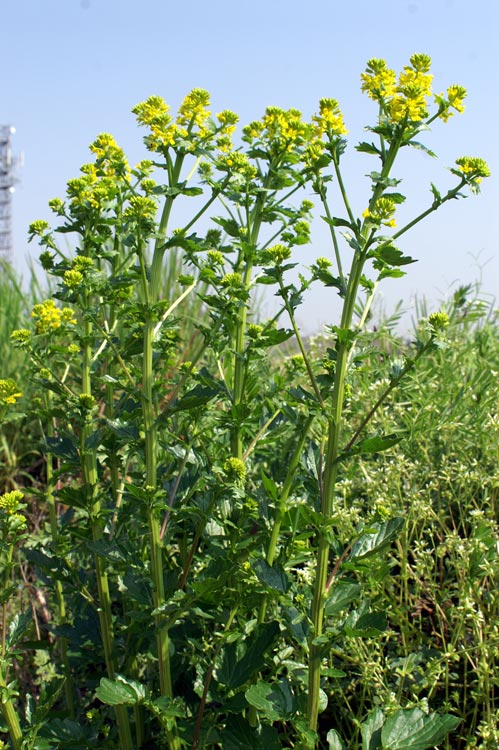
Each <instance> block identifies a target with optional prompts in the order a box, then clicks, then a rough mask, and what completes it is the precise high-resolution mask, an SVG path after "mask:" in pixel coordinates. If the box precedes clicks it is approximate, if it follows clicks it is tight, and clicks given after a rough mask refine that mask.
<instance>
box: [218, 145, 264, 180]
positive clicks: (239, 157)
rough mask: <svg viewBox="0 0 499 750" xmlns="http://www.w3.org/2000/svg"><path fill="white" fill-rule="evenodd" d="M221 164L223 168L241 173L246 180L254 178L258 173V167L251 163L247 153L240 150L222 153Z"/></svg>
mask: <svg viewBox="0 0 499 750" xmlns="http://www.w3.org/2000/svg"><path fill="white" fill-rule="evenodd" d="M219 166H220V168H221V169H222V170H224V169H225V170H227V171H231V172H232V173H233V174H234V173H235V174H238V175H241V177H243V178H244V179H245V180H252V179H253V178H254V177H256V174H257V170H256V167H254V166H253V165H252V164H250V162H249V159H248V157H247V156H246V154H243V153H241V152H240V151H231V152H230V153H228V154H222V155H221V157H220V159H219Z"/></svg>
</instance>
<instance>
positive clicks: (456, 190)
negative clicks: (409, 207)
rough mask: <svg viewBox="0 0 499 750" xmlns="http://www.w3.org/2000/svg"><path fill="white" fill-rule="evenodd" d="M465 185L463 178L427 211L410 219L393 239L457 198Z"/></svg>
mask: <svg viewBox="0 0 499 750" xmlns="http://www.w3.org/2000/svg"><path fill="white" fill-rule="evenodd" d="M465 185H466V180H461V182H460V183H459V185H457V187H455V188H453V189H452V190H449V191H448V193H447V194H446V195H444V197H443V198H442V199H441V200H439V201H435V203H433V204H432V205H431V206H430V208H427V209H426V211H423V212H422V213H420V214H419V215H418V216H416V218H415V219H412V221H410V222H409V223H408V224H406V225H405V226H404V227H402V229H399V231H398V232H395V234H394V235H393V239H394V240H396V239H398V238H399V237H401V236H402V235H403V234H405V233H406V232H408V231H409V229H412V227H414V226H416V224H419V222H420V221H423V219H426V217H427V216H429V215H430V214H432V213H433V212H434V211H438V209H439V208H440V206H442V205H443V204H444V203H447V201H450V200H453V199H454V198H457V195H458V193H459V191H460V190H461V188H463V187H464V186H465Z"/></svg>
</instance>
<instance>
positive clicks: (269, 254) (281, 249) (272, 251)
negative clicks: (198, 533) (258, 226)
mask: <svg viewBox="0 0 499 750" xmlns="http://www.w3.org/2000/svg"><path fill="white" fill-rule="evenodd" d="M262 255H263V257H262V262H263V263H264V264H272V265H277V266H278V265H280V264H281V263H283V262H284V261H285V260H289V258H291V248H290V247H288V246H287V245H283V244H282V243H280V242H279V243H277V245H272V247H268V248H267V249H266V250H265V251H264V252H263V253H262Z"/></svg>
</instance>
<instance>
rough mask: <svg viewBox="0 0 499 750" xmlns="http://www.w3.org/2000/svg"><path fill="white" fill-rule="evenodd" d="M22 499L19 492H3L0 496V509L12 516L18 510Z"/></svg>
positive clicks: (21, 494)
mask: <svg viewBox="0 0 499 750" xmlns="http://www.w3.org/2000/svg"><path fill="white" fill-rule="evenodd" d="M23 499H24V495H23V493H22V492H21V491H20V490H11V492H4V493H3V495H0V509H1V510H4V511H5V512H6V513H8V514H9V515H12V514H13V513H15V512H16V511H17V510H19V505H20V503H21V500H23Z"/></svg>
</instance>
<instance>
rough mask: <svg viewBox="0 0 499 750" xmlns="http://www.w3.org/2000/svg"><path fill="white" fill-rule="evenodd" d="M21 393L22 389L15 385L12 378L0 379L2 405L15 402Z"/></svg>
mask: <svg viewBox="0 0 499 750" xmlns="http://www.w3.org/2000/svg"><path fill="white" fill-rule="evenodd" d="M22 395H23V394H22V391H20V390H19V388H18V387H17V384H16V382H15V380H13V379H12V378H7V379H6V380H0V404H2V405H3V406H8V405H11V404H15V403H16V401H17V400H18V399H20V398H21V396H22Z"/></svg>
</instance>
